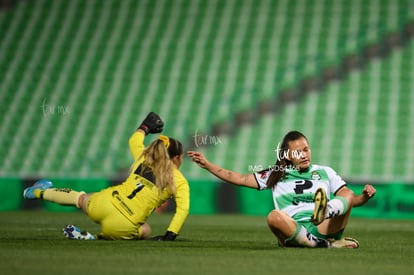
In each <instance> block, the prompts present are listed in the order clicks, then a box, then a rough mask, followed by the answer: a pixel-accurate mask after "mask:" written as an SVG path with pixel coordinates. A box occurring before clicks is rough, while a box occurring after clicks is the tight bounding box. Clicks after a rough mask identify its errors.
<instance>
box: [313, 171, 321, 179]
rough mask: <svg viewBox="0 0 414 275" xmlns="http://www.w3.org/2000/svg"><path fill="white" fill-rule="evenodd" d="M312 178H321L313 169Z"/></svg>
mask: <svg viewBox="0 0 414 275" xmlns="http://www.w3.org/2000/svg"><path fill="white" fill-rule="evenodd" d="M312 179H313V180H320V179H321V175H319V173H318V172H317V171H313V172H312Z"/></svg>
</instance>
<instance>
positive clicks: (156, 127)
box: [138, 112, 164, 135]
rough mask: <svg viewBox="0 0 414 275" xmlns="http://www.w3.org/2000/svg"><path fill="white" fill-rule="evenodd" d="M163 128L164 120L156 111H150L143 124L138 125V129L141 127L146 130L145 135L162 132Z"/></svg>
mask: <svg viewBox="0 0 414 275" xmlns="http://www.w3.org/2000/svg"><path fill="white" fill-rule="evenodd" d="M163 128H164V122H163V121H162V119H161V118H160V116H159V115H157V114H156V113H154V112H151V113H149V114H148V115H147V117H146V118H145V119H144V121H142V123H141V125H140V126H139V127H138V129H141V130H143V131H144V132H145V135H148V134H149V133H150V134H155V133H161V132H162V130H163Z"/></svg>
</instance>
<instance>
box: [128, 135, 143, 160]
mask: <svg viewBox="0 0 414 275" xmlns="http://www.w3.org/2000/svg"><path fill="white" fill-rule="evenodd" d="M144 138H145V134H144V133H142V132H140V131H136V132H135V133H133V134H132V136H131V137H130V138H129V149H130V150H131V154H132V157H133V158H134V160H137V158H138V157H139V156H140V155H141V153H142V151H144V149H145V146H144Z"/></svg>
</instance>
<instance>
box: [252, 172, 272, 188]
mask: <svg viewBox="0 0 414 275" xmlns="http://www.w3.org/2000/svg"><path fill="white" fill-rule="evenodd" d="M271 173H272V171H271V170H270V169H267V170H263V171H260V172H255V173H253V176H254V178H255V179H256V182H257V190H265V189H267V184H266V183H267V180H268V179H269V177H270V174H271Z"/></svg>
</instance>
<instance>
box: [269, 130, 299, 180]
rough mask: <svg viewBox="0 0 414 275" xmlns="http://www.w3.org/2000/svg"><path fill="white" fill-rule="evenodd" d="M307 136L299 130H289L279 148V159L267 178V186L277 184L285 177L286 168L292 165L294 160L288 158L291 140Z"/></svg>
mask: <svg viewBox="0 0 414 275" xmlns="http://www.w3.org/2000/svg"><path fill="white" fill-rule="evenodd" d="M300 138H305V139H306V140H307V138H306V137H305V135H304V134H302V133H301V132H299V131H290V132H288V133H287V134H286V135H285V136H284V137H283V140H282V144H280V147H278V148H277V150H276V152H277V160H276V163H275V165H274V166H273V167H272V168H271V170H272V172H271V174H270V176H269V178H268V179H267V182H266V186H267V188H273V187H275V186H276V184H277V183H278V182H279V181H281V180H283V179H284V178H285V176H286V175H285V170H286V168H288V167H291V166H292V162H291V161H290V160H289V159H288V157H289V142H291V141H294V140H297V139H300Z"/></svg>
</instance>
